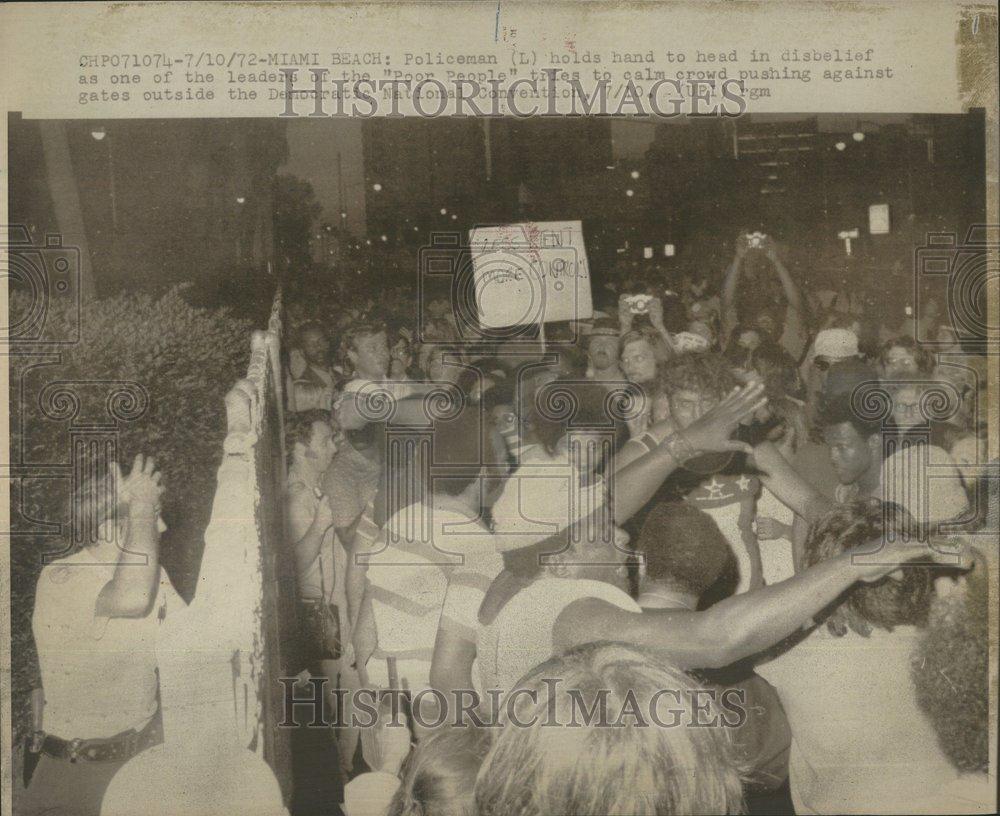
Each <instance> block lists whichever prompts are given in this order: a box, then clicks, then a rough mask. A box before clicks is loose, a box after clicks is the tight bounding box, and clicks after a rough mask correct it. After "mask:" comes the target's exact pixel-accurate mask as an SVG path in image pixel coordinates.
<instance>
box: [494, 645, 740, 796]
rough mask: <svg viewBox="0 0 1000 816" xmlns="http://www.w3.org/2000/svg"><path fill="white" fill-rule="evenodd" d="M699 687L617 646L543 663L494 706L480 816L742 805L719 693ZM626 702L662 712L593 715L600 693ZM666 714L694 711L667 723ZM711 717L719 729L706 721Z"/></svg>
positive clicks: (617, 705)
mask: <svg viewBox="0 0 1000 816" xmlns="http://www.w3.org/2000/svg"><path fill="white" fill-rule="evenodd" d="M555 681H558V683H556V682H555ZM696 691H697V688H696V686H695V683H694V681H693V680H692V679H691V678H690V677H689V676H688V675H687V674H685V673H684V672H683V671H680V670H679V669H675V668H673V667H671V666H669V665H668V664H666V663H663V662H660V661H658V660H655V659H653V658H652V657H651V656H649V655H647V654H646V653H645V652H644V651H643V650H641V649H638V648H636V647H634V646H630V645H626V644H622V643H607V642H604V643H591V644H588V645H586V646H581V647H578V648H576V649H571V650H570V651H568V652H566V653H565V654H563V655H562V656H560V657H556V658H552V659H550V660H548V661H546V662H545V663H542V664H541V665H540V666H538V667H536V668H535V669H533V670H532V671H531V672H529V673H528V674H527V675H525V677H523V678H522V679H521V681H520V683H519V684H518V690H517V691H516V692H514V693H512V695H511V696H510V697H508V698H507V704H506V705H505V706H503V708H502V710H501V712H500V718H499V722H500V728H499V729H498V731H497V734H496V735H495V737H494V745H493V748H492V749H491V751H490V753H489V755H488V756H487V757H486V760H485V761H484V762H483V767H482V769H481V770H480V772H479V779H478V780H477V782H476V806H477V814H478V816H549V814H564V813H580V814H593V813H609V814H610V813H619V814H636V816H647V815H648V816H653V815H654V814H667V813H669V814H695V813H742V812H743V794H742V784H741V776H740V772H739V771H738V769H737V764H736V761H735V758H734V754H733V748H732V743H731V741H730V736H729V733H728V731H729V729H727V728H725V727H722V725H721V724H720V722H721V720H719V719H718V718H720V717H721V715H720V713H719V712H720V709H719V707H718V706H717V704H716V703H715V701H714V699H712V698H711V697H707V698H706V697H701V698H699V697H697V695H696V694H695V692H696ZM515 699H516V702H515ZM630 700H631V701H632V702H633V703H635V702H637V703H638V706H637V707H636V708H637V709H638V710H640V711H642V712H643V713H644V714H643V716H644V719H645V712H647V711H651V710H656V711H659V712H661V714H660V716H661V719H660V720H659V721H657V720H655V719H654V720H652V722H645V723H640V722H639V721H638V719H637V718H636V719H634V720H633V721H630V720H629V719H625V721H624V722H617V723H616V724H615V725H610V726H609V725H608V723H607V722H598V723H596V724H595V723H594V722H593V717H592V716H588V715H589V714H590V712H591V707H592V706H593V710H596V709H597V701H601V703H602V705H604V704H606V707H607V709H608V710H609V711H612V712H631V711H633V709H632V708H630V707H629V701H630ZM699 700H700V701H699ZM581 702H582V705H581ZM706 704H707V706H706ZM644 706H645V708H644ZM664 711H667V712H669V713H670V714H672V715H676V714H677V713H682V714H684V715H689V716H682V717H681V718H680V719H679V720H677V721H676V722H673V721H672V722H671V723H670V724H667V723H665V722H663V719H662V712H664ZM581 712H582V713H583V715H584V717H585V721H584V723H583V724H582V725H580V724H579V719H580V715H581ZM631 716H632V715H631V713H628V714H622V715H621V716H620V717H619V719H624V718H626V717H628V718H631ZM706 717H707V718H711V719H712V720H713V721H714V725H715V727H705V721H704V720H705V718H706ZM695 718H697V724H692V721H693V720H695ZM512 720H513V721H512ZM553 720H555V722H553ZM527 723H532V724H527ZM568 723H573V725H568ZM525 724H527V725H525ZM522 726H523V727H522Z"/></svg>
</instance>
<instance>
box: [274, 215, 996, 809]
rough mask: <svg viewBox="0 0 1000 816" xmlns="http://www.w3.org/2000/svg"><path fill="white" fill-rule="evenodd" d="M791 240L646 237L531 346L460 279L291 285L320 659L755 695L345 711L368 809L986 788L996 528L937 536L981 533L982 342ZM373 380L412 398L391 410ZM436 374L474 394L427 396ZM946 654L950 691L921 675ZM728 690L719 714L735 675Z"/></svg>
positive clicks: (617, 805) (304, 548)
mask: <svg viewBox="0 0 1000 816" xmlns="http://www.w3.org/2000/svg"><path fill="white" fill-rule="evenodd" d="M783 256H784V251H783V248H782V247H781V245H779V244H778V243H777V242H775V241H774V240H773V239H771V238H770V237H768V236H761V235H758V234H754V235H748V234H745V233H742V232H741V233H740V234H739V235H738V236H737V237H736V240H735V242H734V243H733V254H732V261H731V263H730V265H729V266H728V268H726V269H724V270H701V271H699V272H694V271H691V270H687V271H684V272H672V271H670V270H668V269H666V268H664V267H663V266H661V265H659V264H647V265H640V264H638V263H622V264H620V265H618V266H617V267H616V268H615V269H613V270H611V271H610V272H609V273H608V274H607V275H606V276H605V283H604V285H603V286H602V287H601V288H599V289H597V290H595V292H594V305H595V309H594V313H593V315H592V316H589V315H588V316H587V319H585V320H580V321H576V322H568V323H561V324H550V325H548V326H547V327H546V332H545V335H546V340H545V341H541V340H539V339H537V338H536V341H535V342H534V343H533V344H532V342H530V341H529V342H527V343H525V342H524V341H523V340H522V341H521V342H514V341H491V342H490V341H487V340H485V339H484V338H481V337H479V338H474V339H473V340H470V338H469V336H468V333H467V332H466V331H465V329H464V328H463V326H462V324H461V322H460V321H459V320H457V319H456V316H455V309H454V308H453V304H452V303H451V302H450V301H449V300H448V299H447V298H441V299H432V298H430V297H426V293H422V294H423V295H425V297H422V298H420V299H418V298H416V297H415V295H416V293H415V291H414V290H413V288H406V287H400V288H388V289H386V290H385V291H383V292H380V293H376V292H373V291H372V290H371V289H370V288H368V287H358V288H357V289H356V290H354V291H351V290H350V289H346V290H344V289H342V290H341V293H340V294H341V296H340V297H339V298H338V299H337V302H336V304H335V305H334V304H332V303H331V302H330V301H329V299H323V298H322V297H320V296H319V295H318V293H306V297H302V298H300V299H294V298H293V300H292V302H291V305H290V311H291V313H292V314H293V316H294V322H295V329H296V332H295V334H294V335H293V336H294V337H295V342H293V343H292V344H291V348H290V352H289V365H288V369H289V375H288V382H287V394H288V409H289V422H290V425H289V427H290V433H289V435H288V443H289V444H288V447H289V451H290V452H291V455H292V457H293V460H292V467H291V472H290V482H289V485H290V492H289V502H290V505H289V506H290V518H291V519H292V520H293V522H294V523H293V527H292V530H291V532H290V544H291V547H292V551H293V552H294V553H295V555H296V558H297V559H298V561H297V563H298V567H299V575H300V593H304V594H303V606H302V609H303V617H302V619H303V620H309V621H313V623H312V624H311V625H310V626H309V627H308V628H305V629H303V631H304V632H307V633H308V634H307V635H306V636H305V640H306V641H308V643H307V646H306V653H307V654H308V655H309V658H308V659H306V660H304V664H303V665H306V664H308V665H309V666H310V667H312V669H313V671H314V672H316V671H321V672H322V675H323V676H325V677H327V678H328V679H329V681H330V683H329V687H330V688H331V689H341V690H351V689H357V688H359V687H374V688H379V689H398V688H405V689H406V690H407V694H408V699H410V700H411V703H412V698H413V695H415V694H417V695H418V696H424V695H419V692H421V691H422V690H434V691H435V693H436V694H437V693H455V692H456V691H457V690H460V689H467V690H472V691H474V692H476V694H477V700H478V701H479V703H480V704H482V703H483V702H484V701H485V700H486V699H487V697H488V696H489V694H490V690H494V691H496V692H497V693H498V694H501V695H502V696H503V699H507V696H508V695H511V693H512V692H513V690H515V689H534V690H535V691H537V692H538V694H534V695H530V699H532V700H533V701H534V703H533V704H537V706H538V707H539V711H542V710H547V711H556V710H560V711H561V710H562V707H565V706H571V705H572V704H574V699H575V698H574V697H573V694H577V695H579V694H580V693H581V692H580V689H587V690H590V691H591V692H593V691H594V690H595V689H604V690H606V691H607V694H608V695H609V699H610V700H612V701H617V706H618V708H616V709H615V710H616V711H620V710H621V706H622V701H626V702H627V701H628V700H629V699H632V700H634V699H640V700H643V699H644V700H646V701H647V702H648V700H649V698H650V696H651V695H654V694H655V690H656V689H666V688H669V689H673V690H674V693H675V695H678V696H676V699H682V698H683V699H687V700H688V701H689V703H690V702H691V700H693V699H694V698H696V697H697V696H698V694H699V692H705V691H706V690H707V689H715V690H717V691H719V690H729V691H738V692H739V694H740V697H739V699H740V700H742V701H743V702H744V704H745V710H746V711H747V712H749V714H747V715H746V716H745V717H744V718H742V720H741V722H740V723H739V726H738V727H734V728H724V727H723V728H720V727H714V728H705V729H698V728H693V727H690V726H691V723H690V722H688V723H687V725H688V726H689V727H687V728H666V729H663V728H660V729H657V728H652V729H648V728H647V729H643V728H641V727H638V725H637V724H636V723H634V722H633V723H630V724H629V725H628V726H626V727H624V728H617V729H616V728H604V729H602V728H600V727H596V726H595V727H588V728H586V729H585V733H584V734H581V733H580V732H579V730H577V731H573V730H572V729H571V730H570V731H568V732H567V731H566V730H565V729H553V731H552V732H550V733H547V732H546V729H544V728H540V729H539V728H520V727H515V725H513V724H512V723H511V722H510V718H511V717H514V713H513V709H511V708H510V707H508V708H506V709H503V708H502V709H501V711H502V713H501V715H500V726H501V727H499V728H497V729H495V730H494V729H489V728H468V727H464V728H436V729H430V730H428V729H426V728H424V727H423V725H422V720H423V719H426V718H417V720H418V721H417V722H413V721H412V720H411V722H410V724H409V728H408V729H407V728H396V729H393V728H388V729H386V728H377V729H374V730H372V729H369V730H368V732H366V731H365V729H353V728H342V729H339V730H337V731H336V739H337V744H338V749H339V757H340V765H341V770H342V772H343V774H344V775H345V776H344V778H345V779H350V780H351V781H350V782H349V784H348V785H347V792H346V804H345V809H346V811H347V812H348V813H355V814H360V813H384V812H390V813H423V814H435V813H442V814H444V813H481V814H501V813H510V814H514V813H538V814H545V813H727V812H742V811H743V810H744V809H747V808H749V810H750V811H751V812H755V811H756V812H772V811H773V810H775V809H778V810H784V811H786V812H791V811H792V808H794V809H795V811H796V812H819V813H827V812H829V813H834V812H899V811H902V810H906V811H910V812H916V811H921V812H935V811H937V812H943V811H945V810H947V811H959V810H962V811H970V812H976V811H977V810H979V809H982V808H984V807H986V806H987V805H986V804H985V803H986V802H988V801H989V793H988V792H987V790H988V788H987V783H986V781H985V773H984V772H985V769H986V739H987V737H986V707H985V706H986V693H987V690H986V662H985V661H986V648H987V647H986V642H985V636H984V635H983V636H982V638H983V639H982V640H977V639H978V638H980V636H981V635H980V634H979V633H978V632H979V629H977V628H976V627H977V626H978V625H979V624H980V623H981V624H982V625H983V626H984V625H985V623H984V621H985V618H984V617H983V616H984V615H985V604H986V597H985V587H986V581H985V577H984V575H985V573H986V572H987V569H988V567H987V565H988V563H991V559H992V555H991V553H990V552H989V550H990V547H991V546H992V544H991V545H988V546H985V547H984V546H983V543H982V540H979V542H980V550H975V549H973V550H966V549H963V550H962V552H963V555H962V556H961V557H960V556H958V555H956V554H955V553H956V550H955V549H954V547H955V546H956V545H955V543H954V541H952V538H951V537H950V536H949V535H945V534H944V532H943V531H949V533H955V534H964V535H965V540H966V541H968V540H970V539H969V535H970V534H972V535H974V534H975V532H976V531H979V530H982V529H988V527H986V526H985V525H987V524H988V521H987V519H986V518H985V516H986V507H987V493H988V491H987V485H986V480H985V479H983V478H981V476H982V472H983V471H982V469H981V468H980V467H979V465H981V464H982V463H983V462H984V461H985V427H984V424H983V423H984V413H983V412H982V406H983V402H982V400H983V398H984V395H985V391H984V388H985V381H986V371H985V368H984V367H983V366H982V365H981V364H982V363H983V362H984V361H983V359H982V358H976V357H973V356H969V355H962V356H961V357H960V358H958V359H956V357H955V355H956V354H958V353H959V352H961V350H962V348H961V343H960V341H959V338H958V336H957V333H956V332H955V330H954V328H953V327H952V325H951V323H950V321H949V319H948V316H947V315H946V314H944V313H943V310H942V308H941V305H940V304H938V303H936V302H935V301H933V300H930V301H927V300H925V301H924V302H923V303H922V304H921V307H920V309H919V310H917V309H915V308H914V305H913V304H912V303H909V299H910V298H911V297H912V295H911V293H910V292H908V291H907V292H905V293H901V295H900V296H899V297H882V298H881V299H877V298H874V297H872V296H871V295H870V294H869V293H868V292H869V291H871V290H864V291H861V290H858V289H855V288H853V287H844V286H843V285H842V284H839V283H837V282H833V281H831V282H829V283H824V282H823V281H816V280H810V279H809V278H808V277H807V276H804V275H802V274H801V273H799V274H793V273H792V272H791V271H790V270H789V269H787V268H786V266H785V264H784V262H783ZM313 294H316V297H313ZM421 309H422V312H420V310H421ZM918 311H919V313H917V312H918ZM528 336H529V337H535V335H533V334H531V333H530V331H529V334H528ZM928 340H931V341H932V342H930V343H929V342H927V341H928ZM932 352H937V353H936V354H935V353H932ZM959 360H960V361H959ZM379 393H382V394H388V395H389V396H391V398H392V401H393V404H394V406H395V413H393V414H392V417H391V418H389V419H387V418H386V416H385V415H384V414H380V415H379V416H377V417H376V416H375V413H378V412H377V411H376V412H373V413H368V414H366V411H365V408H364V406H365V404H366V402H367V401H369V400H372V399H376V397H377V395H378V394H379ZM434 393H438V394H439V395H441V394H445V395H448V396H449V398H450V399H453V400H454V399H456V398H457V400H458V402H459V403H460V404H461V405H462V411H461V414H460V415H458V416H448V417H439V418H433V421H431V420H429V419H428V414H427V401H426V400H427V398H428V396H429V395H433V394H434ZM567 395H569V399H570V402H571V404H572V406H573V407H572V411H570V412H569V413H567V412H565V411H564V412H561V413H560V411H559V410H557V409H554V408H553V406H557V405H558V404H559V403H560V399H561V398H562V397H566V396H567ZM470 414H471V415H474V416H475V417H477V418H478V419H476V420H475V421H474V422H473V421H471V420H466V419H463V417H467V416H468V415H470ZM569 414H572V416H570V415H569ZM408 423H410V424H416V425H420V424H421V423H423V424H424V425H426V426H427V427H428V428H429V429H430V432H431V437H430V438H431V444H432V447H433V454H426V459H427V461H422V459H421V454H420V452H419V451H420V449H419V446H417V447H410V448H398V447H397V448H392V449H391V450H390V449H389V448H388V447H387V445H386V439H388V438H389V437H390V436H392V435H393V434H395V436H397V437H398V436H399V434H400V433H402V432H404V431H405V429H406V427H407V426H408ZM428 423H429V424H428ZM404 435H405V433H404ZM317 446H319V447H317ZM324 446H325V448H324ZM321 448H322V450H321ZM400 450H405V451H409V453H404V454H400V453H399V451H400ZM324 451H325V452H324ZM928 474H930V475H928ZM414 505H421V506H423V507H424V508H425V510H424V511H423V512H424V513H425V515H420V514H419V513H418V514H417V515H419V518H420V520H418V521H416V522H415V521H414V519H415V517H416V516H415V515H414V509H413V506H414ZM994 512H995V511H994ZM295 520H297V522H296V521H295ZM949 523H951V526H950V527H949V526H948V524H949ZM971 540H975V539H971ZM904 541H905V542H906V543H905V544H904V543H901V542H904ZM873 542H874V544H873ZM946 542H947V543H946ZM878 547H881V550H880V552H881V554H882V555H883V556H886V557H883V558H875V559H869V561H868V562H865V563H866V564H867V565H866V566H864V567H862V566H860V564H861V561H860V560H859V554H860V553H865V552H868V551H870V550H872V549H877V548H878ZM895 547H899V548H900V549H899V550H898V551H896V552H890V551H891V550H893V548H895ZM324 553H325V555H324ZM442 553H443V554H445V555H442ZM459 553H460V554H461V555H460V557H459V556H456V554H459ZM568 554H569V555H568ZM845 554H850V555H851V557H846V556H845ZM570 556H571V557H570ZM844 559H846V560H844ZM914 559H917V560H918V561H920V562H922V566H912V565H911V566H907V567H906V568H903V569H898V568H896V567H898V565H899V564H902V563H905V562H912V561H913V560H914ZM993 560H995V559H993ZM380 562H381V563H380ZM876 562H877V563H876ZM934 562H936V564H935V563H934ZM960 562H961V563H960ZM845 564H846V565H848V566H845ZM970 565H971V566H970ZM320 566H322V567H323V569H325V570H326V573H325V578H323V580H322V581H319V582H318V581H316V580H313V579H311V578H309V577H308V576H309V575H310V574H315V575H318V574H320V572H322V570H321V569H320ZM890 567H893V568H890ZM319 608H322V609H323V610H324V612H323V614H319V613H317V612H316V611H315V610H316V609H319ZM330 610H335V613H331V611H330ZM331 618H335V619H336V620H335V623H334V624H331ZM323 619H325V620H326V621H327V624H326V628H325V629H324V627H323V625H322V623H320V622H319V621H321V620H323ZM976 621H979V623H975V622H976ZM942 626H948V627H952V628H951V630H950V631H952V632H954V631H955V628H956V627H957V628H958V629H959V630H960V631H961V635H960V636H959V637H956V638H955V639H948V638H946V637H944V636H942V635H941V634H939V632H938V630H939V628H940V627H942ZM324 631H325V632H326V633H327V636H326V639H324V635H323V632H324ZM334 633H335V634H334ZM946 640H947V646H945V641H946ZM932 644H933V645H932ZM942 649H947V651H949V653H950V654H951V655H952V656H954V658H955V659H954V662H953V663H951V664H950V665H949V666H948V667H947V671H946V670H945V667H944V666H943V663H942V654H941V651H942ZM932 651H933V652H935V655H934V657H930V655H929V652H932ZM959 653H960V655H959ZM940 676H946V678H947V682H948V683H950V684H953V685H951V686H950V687H951V688H953V689H954V695H942V694H939V693H935V692H931V691H929V687H930V686H935V687H936V688H937V691H940V683H941V680H940ZM552 678H561V679H562V680H563V681H564V684H563V686H562V687H561V688H560V689H559V690H555V689H554V687H553V685H552V682H551V679H552ZM573 690H575V691H573ZM542 692H544V693H542ZM436 694H435V697H434V699H437V697H436ZM539 695H540V696H541V697H543V698H544V699H543V700H542V701H539V700H538V699H536V698H537V697H539ZM958 699H961V700H964V701H965V702H964V704H959V703H958V702H957V700H958ZM426 702H427V700H426V699H423V700H422V701H421V703H420V705H426ZM590 702H593V700H591V701H590ZM438 705H440V703H438ZM692 705H694V704H693V703H692V704H690V705H688V706H684V705H681V706H679V708H681V709H685V708H686V709H687V714H688V715H690V714H691V710H692ZM704 705H706V706H707V708H706V709H705V711H709V710H710V711H711V712H712V715H716V718H717V717H718V716H723V718H724V714H725V711H724V710H722V708H720V706H721V705H722V698H720V697H718V696H715V697H714V698H713V699H712V700H710V701H707V702H705V703H704ZM341 706H342V707H343V704H342V703H341ZM546 706H547V707H548V708H546ZM963 706H966V707H963ZM612 707H613V706H612ZM477 710H481V709H477ZM567 710H568V709H567ZM972 711H975V712H978V713H981V714H982V715H983V718H982V720H981V721H979V722H972V720H971V719H970V713H971V712H972ZM522 713H523V712H522ZM712 715H708V714H706V715H705V716H706V717H707V719H713V717H712ZM515 719H516V717H515ZM528 719H530V717H529V718H528ZM959 723H961V726H959ZM465 725H468V723H465ZM619 725H620V723H619ZM358 731H361V732H363V736H362V741H367V743H366V747H367V750H366V751H365V752H364V755H365V759H366V760H367V765H368V771H369V772H368V773H362V774H360V775H358V771H359V770H361V769H362V767H363V766H362V765H361V764H359V763H357V762H356V758H357V757H356V748H357V742H358ZM411 743H412V744H411ZM373 746H374V747H373ZM386 756H388V757H389V759H385V757H386ZM959 756H961V757H962V758H961V759H959ZM971 756H975V757H976V759H975V761H973V762H970V761H969V759H970V757H971ZM373 757H375V759H373ZM970 780H971V781H970Z"/></svg>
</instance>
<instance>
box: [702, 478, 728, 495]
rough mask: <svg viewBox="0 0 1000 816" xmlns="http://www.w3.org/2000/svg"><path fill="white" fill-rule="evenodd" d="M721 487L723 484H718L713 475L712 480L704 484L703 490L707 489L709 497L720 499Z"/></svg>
mask: <svg viewBox="0 0 1000 816" xmlns="http://www.w3.org/2000/svg"><path fill="white" fill-rule="evenodd" d="M723 487H724V486H723V485H721V484H719V482H718V481H716V478H715V477H714V476H713V477H712V481H710V482H709V483H708V484H707V485H705V490H707V491H708V497H709V498H710V499H721V498H722V496H723V492H722V491H723Z"/></svg>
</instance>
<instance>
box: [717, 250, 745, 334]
mask: <svg viewBox="0 0 1000 816" xmlns="http://www.w3.org/2000/svg"><path fill="white" fill-rule="evenodd" d="M748 249H749V246H748V244H747V239H746V236H745V235H742V234H741V235H738V236H737V237H736V252H735V254H734V255H733V261H732V263H731V264H729V269H727V270H726V277H725V279H724V280H723V282H722V308H721V310H720V311H721V314H720V315H719V320H720V323H721V331H720V332H719V340H720V345H723V346H724V345H725V344H726V342H727V340H728V338H729V335H730V333H731V332H732V330H733V328H734V326H735V325H736V287H737V286H738V285H739V282H740V273H741V272H742V270H743V261H744V259H745V258H746V255H747V250H748Z"/></svg>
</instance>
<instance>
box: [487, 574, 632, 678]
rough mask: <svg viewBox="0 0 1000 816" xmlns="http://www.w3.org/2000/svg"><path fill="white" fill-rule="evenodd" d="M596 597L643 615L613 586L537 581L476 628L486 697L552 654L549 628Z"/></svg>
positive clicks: (585, 581) (583, 581)
mask: <svg viewBox="0 0 1000 816" xmlns="http://www.w3.org/2000/svg"><path fill="white" fill-rule="evenodd" d="M583 598H597V599H599V600H602V601H604V602H606V603H609V604H612V605H613V606H617V607H618V608H619V609H624V610H626V611H627V612H635V613H638V614H641V613H642V608H641V607H640V606H639V604H637V603H636V602H635V601H634V600H632V598H631V597H630V596H629V595H628V594H627V593H625V592H623V591H622V590H620V589H618V587H616V586H612V585H611V584H608V583H605V582H604V581H592V580H589V579H585V578H549V577H544V578H539V579H538V580H536V581H535V582H534V583H532V584H530V585H529V586H527V587H525V588H524V589H522V590H521V591H520V592H518V593H517V594H516V595H515V596H514V597H513V598H511V599H510V600H509V601H508V602H507V603H506V604H504V607H503V609H501V610H500V612H499V614H498V615H497V616H496V618H495V619H494V620H493V621H492V622H491V623H490V624H489V625H487V626H482V625H481V626H480V627H479V634H478V644H477V652H478V654H477V659H478V662H479V687H480V689H481V690H482V691H483V692H484V693H488V692H489V691H490V690H491V689H499V690H500V691H502V692H503V693H507V692H509V691H510V690H511V689H513V688H514V687H515V685H516V684H517V681H518V680H520V679H521V677H523V676H524V675H525V674H526V673H527V672H528V671H529V670H530V669H533V668H534V667H535V666H537V665H538V664H539V663H543V662H544V661H546V660H548V659H549V658H550V657H552V656H553V655H555V645H554V643H553V641H552V634H553V629H554V628H555V624H556V619H557V618H558V617H559V614H560V613H561V612H562V611H563V610H564V609H565V608H566V607H567V606H569V605H570V604H571V603H573V602H574V601H578V600H581V599H583Z"/></svg>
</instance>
